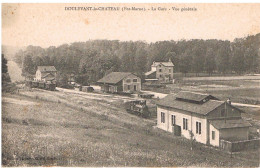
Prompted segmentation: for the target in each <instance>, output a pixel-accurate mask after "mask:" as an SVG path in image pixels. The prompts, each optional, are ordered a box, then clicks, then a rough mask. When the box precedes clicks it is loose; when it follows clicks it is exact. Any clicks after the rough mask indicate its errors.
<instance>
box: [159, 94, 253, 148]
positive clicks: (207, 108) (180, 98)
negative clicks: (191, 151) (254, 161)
mask: <svg viewBox="0 0 260 168" xmlns="http://www.w3.org/2000/svg"><path fill="white" fill-rule="evenodd" d="M241 113H243V111H242V110H240V109H238V108H236V107H234V106H232V105H231V102H230V101H220V100H218V99H217V98H215V97H213V96H211V95H208V94H201V93H194V92H184V91H182V92H179V93H178V94H177V95H172V94H171V95H168V96H166V97H165V98H163V99H161V100H160V101H159V102H158V103H157V127H158V128H160V129H163V130H165V131H169V132H173V133H174V134H175V135H181V136H183V137H185V138H188V139H191V137H192V138H193V139H195V140H196V141H197V142H200V143H203V144H210V145H213V146H219V145H220V140H221V139H224V140H231V141H233V140H248V136H249V135H248V134H249V127H250V126H251V125H250V123H248V122H247V121H244V120H242V118H241Z"/></svg>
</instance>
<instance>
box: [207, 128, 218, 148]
mask: <svg viewBox="0 0 260 168" xmlns="http://www.w3.org/2000/svg"><path fill="white" fill-rule="evenodd" d="M212 131H215V139H214V140H213V139H212ZM209 134H210V135H209V143H210V145H212V146H217V147H218V146H219V131H218V130H217V129H216V128H215V127H213V126H212V125H211V124H210V125H209Z"/></svg>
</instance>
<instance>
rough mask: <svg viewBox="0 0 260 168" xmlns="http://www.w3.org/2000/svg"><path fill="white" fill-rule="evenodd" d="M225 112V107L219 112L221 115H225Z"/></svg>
mask: <svg viewBox="0 0 260 168" xmlns="http://www.w3.org/2000/svg"><path fill="white" fill-rule="evenodd" d="M225 114H226V110H225V109H222V110H221V113H220V115H221V117H225Z"/></svg>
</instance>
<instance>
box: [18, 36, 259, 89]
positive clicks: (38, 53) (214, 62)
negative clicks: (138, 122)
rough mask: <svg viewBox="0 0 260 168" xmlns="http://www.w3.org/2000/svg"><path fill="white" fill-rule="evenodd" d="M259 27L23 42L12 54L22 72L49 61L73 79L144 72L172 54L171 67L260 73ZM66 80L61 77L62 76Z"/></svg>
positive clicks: (26, 73)
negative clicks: (194, 35)
mask: <svg viewBox="0 0 260 168" xmlns="http://www.w3.org/2000/svg"><path fill="white" fill-rule="evenodd" d="M259 47H260V33H259V34H257V35H252V36H247V37H245V38H238V39H235V40H234V41H233V42H230V41H227V40H226V41H223V40H216V39H211V40H200V39H193V40H180V41H159V42H155V43H146V42H143V41H136V42H133V41H118V40H91V41H86V42H75V43H72V44H63V45H60V46H58V47H54V46H50V47H48V48H42V47H39V46H31V45H30V46H28V47H27V48H26V49H25V50H20V51H19V52H17V53H16V55H15V61H16V62H17V63H18V64H19V65H20V66H21V67H22V72H23V75H24V76H30V75H31V76H32V75H35V72H36V69H37V66H41V65H53V66H55V67H56V69H57V70H58V72H59V76H60V77H61V78H63V80H64V78H67V77H68V75H69V74H72V73H73V74H75V78H76V81H77V82H78V83H81V84H84V83H89V82H95V81H97V80H98V79H100V78H101V77H103V76H104V75H106V74H108V73H110V72H113V71H122V72H134V73H136V74H137V75H140V76H143V75H144V73H145V72H147V71H150V66H151V64H152V62H153V61H168V60H169V58H171V60H172V62H173V63H174V65H175V67H174V70H175V72H181V73H183V74H184V75H185V74H186V73H190V72H191V73H196V74H199V73H202V72H205V73H208V74H209V75H212V74H213V73H222V74H225V73H237V74H243V73H259V72H260V67H259V61H260V49H259ZM65 80H66V79H65Z"/></svg>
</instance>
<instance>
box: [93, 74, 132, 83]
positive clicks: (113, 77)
mask: <svg viewBox="0 0 260 168" xmlns="http://www.w3.org/2000/svg"><path fill="white" fill-rule="evenodd" d="M131 74H132V73H131V72H111V73H110V74H108V75H106V76H104V77H103V78H101V79H99V80H98V81H97V82H98V83H109V84H116V83H118V82H120V81H121V80H123V79H124V78H125V77H127V76H129V75H131ZM133 75H134V74H133Z"/></svg>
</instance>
